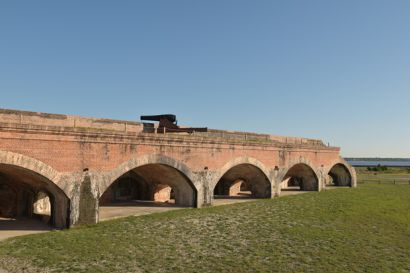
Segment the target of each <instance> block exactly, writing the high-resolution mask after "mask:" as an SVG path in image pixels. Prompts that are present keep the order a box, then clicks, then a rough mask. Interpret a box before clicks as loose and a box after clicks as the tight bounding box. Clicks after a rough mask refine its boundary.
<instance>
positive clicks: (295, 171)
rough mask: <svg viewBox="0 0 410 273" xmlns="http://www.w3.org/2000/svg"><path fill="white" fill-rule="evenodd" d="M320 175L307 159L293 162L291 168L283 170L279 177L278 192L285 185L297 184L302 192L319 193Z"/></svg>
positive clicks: (301, 158) (302, 158)
mask: <svg viewBox="0 0 410 273" xmlns="http://www.w3.org/2000/svg"><path fill="white" fill-rule="evenodd" d="M320 178H321V176H320V174H319V172H318V171H317V170H316V169H315V168H314V167H313V164H312V163H311V162H310V161H309V160H308V159H306V158H304V157H300V158H298V159H297V160H293V161H291V163H290V164H289V167H287V168H284V169H282V170H281V171H280V172H279V174H278V176H277V183H278V192H280V191H281V189H282V188H283V186H284V184H286V183H295V184H296V185H297V186H299V187H300V190H307V191H319V190H320Z"/></svg>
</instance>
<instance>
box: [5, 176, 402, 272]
mask: <svg viewBox="0 0 410 273" xmlns="http://www.w3.org/2000/svg"><path fill="white" fill-rule="evenodd" d="M0 267H3V268H5V269H7V270H9V271H11V272H14V271H16V272H21V271H24V270H26V272H42V270H43V271H45V272H50V271H51V272H410V186H408V185H366V184H365V185H361V186H359V188H357V189H346V188H344V189H337V190H329V191H325V192H320V193H307V194H302V195H297V196H287V197H281V198H277V199H273V200H261V201H256V202H249V203H241V204H235V205H227V206H220V207H213V208H206V209H199V210H198V209H186V210H178V211H171V212H166V213H159V214H152V215H147V216H140V217H128V218H124V219H119V220H114V221H107V222H104V223H101V224H98V225H95V226H92V227H84V228H75V229H71V230H67V231H57V232H50V233H45V234H40V235H31V236H25V237H20V238H15V239H11V240H7V241H4V242H1V243H0ZM41 268H45V269H41Z"/></svg>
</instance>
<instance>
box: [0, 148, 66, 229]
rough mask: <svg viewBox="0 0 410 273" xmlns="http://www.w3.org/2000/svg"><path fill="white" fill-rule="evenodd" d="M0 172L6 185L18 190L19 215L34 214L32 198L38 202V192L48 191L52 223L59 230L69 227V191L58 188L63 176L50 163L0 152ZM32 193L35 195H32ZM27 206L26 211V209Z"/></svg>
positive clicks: (17, 211) (17, 210)
mask: <svg viewBox="0 0 410 273" xmlns="http://www.w3.org/2000/svg"><path fill="white" fill-rule="evenodd" d="M0 173H1V174H2V179H3V180H4V183H6V184H8V185H10V186H11V187H18V188H19V192H23V191H24V192H25V194H22V195H20V197H19V199H20V203H21V202H23V203H25V205H19V207H16V215H17V216H18V215H20V214H21V213H23V211H24V215H26V216H27V215H31V213H32V211H30V210H32V209H33V208H31V209H30V206H33V205H34V203H33V204H30V202H32V200H31V198H33V199H35V196H34V195H35V193H36V192H37V191H45V192H48V193H49V195H50V201H51V219H50V224H51V225H52V226H54V227H58V228H66V227H68V210H69V206H70V200H69V198H68V195H67V194H66V192H65V191H64V190H63V189H62V188H61V187H60V186H59V184H60V179H61V175H60V173H59V172H57V171H56V170H54V169H53V168H51V167H50V166H48V165H47V164H45V163H43V162H41V161H39V160H37V159H34V158H31V157H28V156H24V155H21V154H17V153H13V152H7V151H0ZM30 192H32V193H33V196H31V195H30ZM24 207H25V208H24Z"/></svg>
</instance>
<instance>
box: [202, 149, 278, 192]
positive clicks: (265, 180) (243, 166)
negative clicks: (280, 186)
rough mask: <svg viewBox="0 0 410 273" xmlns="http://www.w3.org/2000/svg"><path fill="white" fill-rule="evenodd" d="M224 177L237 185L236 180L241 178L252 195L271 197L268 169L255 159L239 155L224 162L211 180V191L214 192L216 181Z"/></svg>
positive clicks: (219, 181)
mask: <svg viewBox="0 0 410 273" xmlns="http://www.w3.org/2000/svg"><path fill="white" fill-rule="evenodd" d="M224 179H228V180H230V182H232V183H233V184H232V186H238V185H237V184H238V181H240V180H242V182H245V183H247V184H248V187H249V190H250V191H251V192H252V196H254V197H264V198H270V197H272V181H271V179H270V175H269V170H268V169H267V168H266V167H265V165H264V164H263V163H262V162H260V161H259V160H257V159H254V158H251V157H239V158H235V159H233V160H231V161H229V162H228V163H226V164H225V165H224V166H223V167H222V168H221V169H220V170H219V171H218V175H216V176H215V179H213V180H212V182H211V185H210V189H211V192H212V193H214V191H215V188H216V187H217V185H218V183H221V181H222V180H224ZM241 184H242V183H241ZM228 191H229V190H228Z"/></svg>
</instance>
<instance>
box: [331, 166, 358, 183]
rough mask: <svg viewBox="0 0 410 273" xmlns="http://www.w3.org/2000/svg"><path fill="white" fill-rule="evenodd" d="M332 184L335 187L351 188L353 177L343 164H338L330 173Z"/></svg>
mask: <svg viewBox="0 0 410 273" xmlns="http://www.w3.org/2000/svg"><path fill="white" fill-rule="evenodd" d="M329 176H330V178H331V179H330V180H331V181H330V184H331V185H334V186H345V187H350V186H351V185H352V175H351V174H350V172H349V170H348V169H347V168H346V166H344V165H343V164H336V165H334V166H333V167H332V169H331V170H330V172H329Z"/></svg>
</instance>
